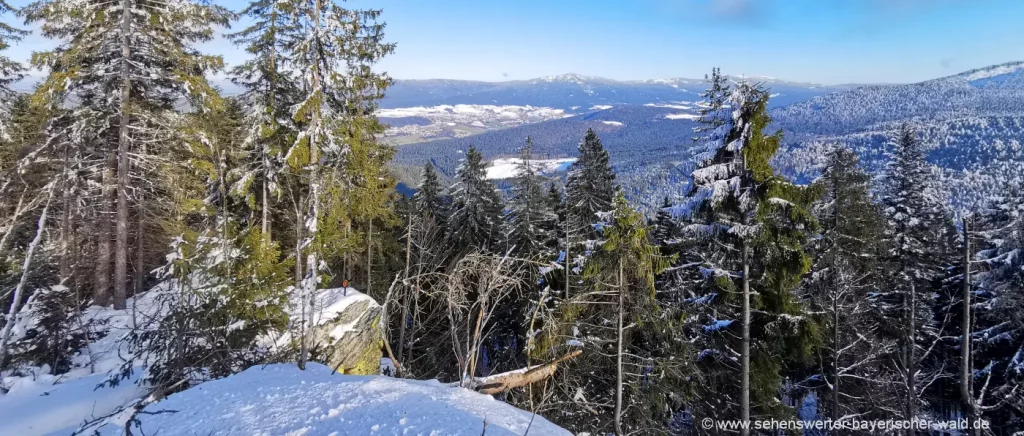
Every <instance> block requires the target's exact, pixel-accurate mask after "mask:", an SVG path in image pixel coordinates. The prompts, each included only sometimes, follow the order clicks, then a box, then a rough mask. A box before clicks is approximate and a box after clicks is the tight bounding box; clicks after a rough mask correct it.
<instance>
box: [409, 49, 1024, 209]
mask: <svg viewBox="0 0 1024 436" xmlns="http://www.w3.org/2000/svg"><path fill="white" fill-rule="evenodd" d="M565 79H567V80H552V81H551V82H550V83H559V84H563V88H555V89H556V91H557V90H559V89H561V90H560V91H557V92H561V93H562V94H559V95H560V96H559V97H556V98H555V99H551V98H548V99H547V100H543V99H541V97H538V99H541V100H540V101H541V102H557V101H558V100H559V99H562V100H564V95H565V93H564V89H565V88H564V87H573V86H575V87H576V88H572V89H580V88H579V87H580V86H582V85H580V84H578V83H575V82H576V81H577V80H576V79H579V80H578V81H580V82H584V83H586V84H587V86H590V89H591V90H592V91H593V92H594V94H596V95H597V96H601V95H602V94H601V93H602V92H603V90H604V88H601V87H600V86H599V85H600V83H599V82H598V81H595V80H590V79H588V78H585V77H568V78H565ZM584 79H586V80H584ZM680 80H688V79H680ZM694 82H695V83H692V84H690V83H682V82H679V83H674V82H671V80H662V81H659V83H657V84H656V85H660V86H662V87H668V88H670V89H676V88H672V85H673V84H675V85H679V86H680V88H683V89H684V91H682V93H687V92H688V93H691V94H690V95H691V98H689V99H686V98H680V99H679V100H683V101H685V102H688V103H692V102H693V101H694V100H696V99H697V97H696V94H697V93H698V92H699V91H697V90H700V89H703V88H704V87H705V86H706V85H705V84H704V83H703V82H702V81H694ZM502 83H518V82H502ZM775 83H781V81H778V82H769V81H767V80H766V81H765V84H766V86H769V87H771V92H772V93H773V94H785V92H787V91H789V89H787V88H783V89H779V88H776V87H775V86H780V87H781V86H783V85H774V84H775ZM684 85H685V86H688V87H689V88H685V87H684ZM773 85H774V86H773ZM503 86H504V85H503ZM650 86H654V84H652V85H650ZM634 89H641V90H643V89H648V88H644V87H643V86H641V87H639V88H634ZM662 89H663V88H662ZM790 92H792V91H790ZM609 93H610V94H612V95H613V96H616V95H617V94H618V93H611V92H610V91H609ZM452 95H455V94H452ZM585 95H590V94H585ZM637 95H639V96H640V97H636V98H634V96H630V98H632V100H630V98H625V97H623V96H622V95H621V94H618V95H617V97H616V98H614V99H613V98H608V101H609V103H608V105H609V106H611V107H607V108H606V107H603V106H602V107H599V108H594V109H592V110H587V111H584V112H583V113H580V114H577V115H576V116H573V117H569V118H562V119H556V120H549V121H543V122H539V123H533V124H527V125H521V126H517V127H513V128H509V129H503V130H498V131H489V132H484V133H481V134H477V135H473V136H468V137H464V138H455V139H447V140H440V141H434V142H429V143H420V144H412V145H407V146H403V147H400V148H399V151H398V155H397V156H396V163H398V164H400V165H421V164H422V163H423V162H424V161H425V160H431V161H433V162H435V163H436V164H437V165H438V166H439V167H440V168H441V169H442V171H444V172H446V173H449V174H451V173H452V172H453V170H454V167H455V166H456V165H457V164H458V161H459V159H460V157H461V155H460V154H459V151H460V150H465V149H466V148H468V146H470V145H474V146H476V147H478V148H479V149H481V151H482V152H483V153H484V156H485V158H487V159H495V158H499V157H507V156H512V155H514V153H515V150H516V149H517V148H518V147H519V146H521V144H522V143H523V141H525V138H526V137H527V136H530V137H532V138H533V142H534V147H535V150H537V151H538V152H539V153H541V154H542V155H543V156H544V157H571V156H574V155H575V153H576V144H577V143H578V142H579V141H580V139H581V138H582V137H583V133H584V132H585V131H586V129H587V128H590V127H592V128H594V129H595V130H596V131H597V132H598V135H599V136H600V137H601V139H602V141H603V143H604V145H605V147H606V148H608V150H609V153H610V154H611V157H612V162H613V164H614V165H615V166H616V171H617V172H618V175H619V180H620V182H621V183H622V184H623V186H624V188H626V190H627V192H628V193H630V194H631V196H632V197H633V198H634V200H636V201H639V202H641V203H643V204H646V205H648V206H653V205H655V204H657V203H659V202H660V201H661V199H662V198H663V197H664V196H668V197H670V198H678V197H679V196H681V195H682V193H683V192H685V183H686V178H687V176H688V174H689V172H690V171H691V170H692V163H691V162H690V158H691V150H690V149H691V147H692V141H691V139H690V138H691V137H692V128H693V127H694V125H695V123H694V122H693V120H692V118H694V116H693V115H694V110H693V109H692V108H690V110H681V109H679V108H680V107H684V106H686V107H689V106H692V104H689V105H682V104H679V105H677V104H664V105H661V104H657V105H652V104H651V102H652V101H651V100H650V99H649V98H650V94H637ZM518 97H519V98H523V100H522V104H533V105H540V104H543V103H541V102H538V100H531V99H528V98H526V96H524V95H519V96H518ZM575 97H578V96H574V98H575ZM780 97H781V96H779V97H775V98H773V100H774V104H772V107H773V109H772V111H771V115H772V117H773V120H774V122H773V126H771V128H773V129H774V128H778V129H782V130H783V132H784V134H785V140H784V149H783V152H782V153H781V155H780V158H779V159H777V160H776V162H775V164H776V167H777V168H779V169H780V170H781V171H782V172H783V173H784V174H786V175H787V176H789V177H792V178H794V179H797V180H799V181H804V182H806V181H809V180H812V179H813V178H814V177H816V175H817V173H818V172H819V171H820V169H821V167H822V164H823V162H822V159H821V158H822V156H823V148H822V147H824V146H825V145H826V144H829V143H835V142H839V143H844V144H846V145H848V146H850V147H852V148H854V149H855V150H856V151H857V152H858V153H859V154H860V155H861V157H862V160H863V161H864V164H865V165H866V166H867V167H868V168H869V170H871V171H876V172H877V171H878V170H880V169H881V168H883V167H884V165H885V163H886V162H887V161H888V153H889V151H890V150H889V149H888V147H887V145H886V143H887V141H888V135H889V132H890V131H891V130H892V129H893V128H894V127H895V125H896V124H898V123H901V122H911V123H914V124H915V125H917V126H918V128H919V129H920V131H921V133H922V137H923V138H924V140H925V141H926V142H927V144H928V145H929V147H930V151H929V156H928V158H929V161H930V162H931V163H932V164H933V165H934V167H935V171H936V177H939V178H941V179H942V181H943V184H944V185H945V186H946V188H947V192H948V193H949V194H950V195H951V196H952V198H953V200H954V202H956V203H958V204H965V203H966V202H969V201H971V199H972V198H974V197H978V196H981V195H990V194H991V193H994V192H999V191H1001V190H1003V189H1006V187H1007V186H1013V185H1018V186H1021V185H1024V176H1022V173H1024V164H1022V163H1024V152H1022V149H1024V146H1022V143H1024V62H1009V63H1005V64H1000V65H994V66H990V67H985V68H979V69H975V70H971V71H966V72H963V73H960V74H956V75H952V76H948V77H943V78H938V79H933V80H928V81H924V82H920V83H913V84H906V85H869V86H861V87H856V88H852V89H847V90H843V91H839V92H827V93H818V94H816V95H811V96H808V97H807V98H805V99H804V100H802V101H795V102H792V103H790V104H786V105H782V104H779V103H780V102H779V100H780ZM666 100H667V99H663V100H662V101H666ZM611 101H616V102H618V101H631V102H630V103H611ZM635 101H639V102H636V103H634V102H635ZM670 115H672V116H675V118H672V117H670Z"/></svg>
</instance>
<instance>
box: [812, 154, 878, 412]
mask: <svg viewBox="0 0 1024 436" xmlns="http://www.w3.org/2000/svg"><path fill="white" fill-rule="evenodd" d="M816 184H817V185H818V186H819V187H820V189H821V190H822V197H821V199H819V200H818V201H817V202H815V204H814V209H813V211H814V214H815V217H816V218H817V219H818V222H819V223H820V225H821V230H820V233H819V235H818V237H816V238H814V239H813V240H812V242H811V243H810V244H809V251H810V253H811V255H812V257H813V259H814V262H813V265H812V267H811V271H810V274H809V275H808V277H807V279H806V282H805V291H806V292H807V293H808V298H809V301H810V303H811V308H810V309H811V310H813V311H814V312H816V313H820V314H822V317H821V318H822V319H821V323H822V325H823V326H824V327H825V332H824V336H825V338H824V343H825V344H826V345H825V346H824V347H823V350H822V352H821V358H820V361H819V362H817V363H816V365H815V367H814V368H810V375H808V376H807V377H808V379H809V380H820V381H821V386H820V390H821V394H820V396H819V398H825V399H826V401H823V403H825V404H826V405H827V409H826V410H827V411H828V412H827V415H826V416H829V417H831V418H832V419H833V420H836V419H839V418H841V417H843V416H853V415H864V416H877V417H879V418H882V417H884V409H883V408H881V407H879V404H878V403H877V401H876V400H878V399H881V398H884V397H883V396H882V394H883V393H885V392H889V391H890V390H891V384H892V383H893V379H892V377H891V376H890V375H889V371H888V368H887V367H886V363H887V360H886V359H887V357H888V356H889V355H890V353H891V352H892V349H893V348H894V347H895V343H894V342H893V341H892V340H891V339H887V338H884V337H881V336H879V335H878V330H879V328H878V327H879V326H878V325H877V319H874V318H873V317H872V316H871V314H870V312H869V304H868V300H869V296H870V295H872V294H873V293H874V292H875V291H876V290H877V288H878V285H879V277H878V276H877V274H876V273H877V272H878V270H877V259H878V255H879V254H880V250H881V238H882V216H881V211H880V210H879V207H878V206H877V205H876V204H875V203H874V202H873V201H872V198H871V194H870V189H871V176H869V175H868V174H867V173H865V172H864V170H863V169H862V168H861V167H860V162H859V158H858V157H857V155H856V153H854V152H853V151H851V150H850V149H848V148H845V147H843V146H841V145H836V146H834V147H832V148H831V149H830V150H829V152H828V155H827V163H826V166H825V170H824V172H823V174H822V176H821V178H820V179H819V180H818V181H817V182H816ZM818 368H823V369H825V371H824V373H821V372H820V371H819V370H818ZM890 400H893V401H894V400H895V399H890ZM872 414H873V415H872Z"/></svg>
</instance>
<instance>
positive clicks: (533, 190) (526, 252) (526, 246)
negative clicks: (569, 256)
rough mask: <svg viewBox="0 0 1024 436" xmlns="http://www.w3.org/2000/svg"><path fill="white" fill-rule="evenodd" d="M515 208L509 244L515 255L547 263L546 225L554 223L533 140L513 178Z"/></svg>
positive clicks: (510, 217)
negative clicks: (537, 163) (537, 165)
mask: <svg viewBox="0 0 1024 436" xmlns="http://www.w3.org/2000/svg"><path fill="white" fill-rule="evenodd" d="M511 196H512V198H511V201H510V202H511V205H510V207H509V213H508V226H509V230H508V244H509V246H510V249H512V253H513V254H515V255H517V256H519V257H521V258H524V259H541V258H544V259H547V258H550V257H551V256H552V253H548V252H545V251H546V250H545V248H546V247H545V246H544V244H545V242H547V240H548V239H549V235H548V234H547V232H546V230H545V226H544V224H545V223H547V222H549V221H550V220H551V219H552V216H553V212H552V211H551V210H550V209H549V208H548V199H547V198H546V197H545V196H544V190H543V185H542V180H541V177H540V175H539V174H538V173H537V168H535V167H534V162H533V140H531V139H530V138H526V145H524V146H523V147H522V148H520V149H519V162H518V163H517V164H516V173H515V176H514V177H513V178H512V192H511Z"/></svg>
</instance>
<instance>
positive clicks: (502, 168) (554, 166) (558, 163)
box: [487, 157, 576, 180]
mask: <svg viewBox="0 0 1024 436" xmlns="http://www.w3.org/2000/svg"><path fill="white" fill-rule="evenodd" d="M522 161H523V160H522V159H520V158H517V157H509V158H504V159H495V160H493V161H492V162H491V165H490V166H489V167H487V178H488V179H490V180H500V179H511V178H512V177H515V175H516V166H517V165H519V163H520V162H522ZM573 162H576V158H574V157H570V158H564V159H534V160H531V161H530V163H532V164H533V165H534V168H536V169H537V172H539V173H541V174H550V173H556V172H561V171H565V170H568V169H569V166H570V165H572V163H573Z"/></svg>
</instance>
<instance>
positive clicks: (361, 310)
mask: <svg viewBox="0 0 1024 436" xmlns="http://www.w3.org/2000/svg"><path fill="white" fill-rule="evenodd" d="M381 312H382V311H381V306H380V305H379V304H377V302H376V301H374V300H373V298H370V296H369V295H366V294H364V293H362V292H359V291H357V290H355V289H352V288H333V289H321V290H318V291H317V294H316V297H315V298H314V300H313V311H312V313H313V320H312V321H313V325H314V326H315V327H314V328H313V331H312V344H313V347H314V351H316V352H317V355H315V356H313V357H314V358H320V360H322V361H323V362H324V363H325V364H326V365H327V366H329V367H331V368H338V372H339V373H342V374H351V375H371V374H380V359H381V357H382V353H381V347H382V346H383V336H382V334H381V330H380V321H381ZM291 316H292V317H293V319H295V318H294V317H296V316H301V313H293V314H292V315H291Z"/></svg>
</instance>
